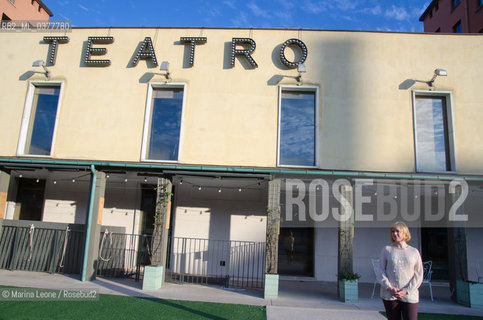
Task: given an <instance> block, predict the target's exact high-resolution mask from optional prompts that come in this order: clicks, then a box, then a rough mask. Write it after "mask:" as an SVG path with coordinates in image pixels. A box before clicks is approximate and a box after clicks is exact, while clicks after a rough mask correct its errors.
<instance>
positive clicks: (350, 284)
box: [337, 271, 361, 303]
mask: <svg viewBox="0 0 483 320" xmlns="http://www.w3.org/2000/svg"><path fill="white" fill-rule="evenodd" d="M360 277H361V276H360V275H359V274H357V273H353V272H350V271H344V272H341V273H339V274H338V275H337V278H338V280H339V299H340V300H341V301H343V302H352V303H353V302H357V301H359V289H358V280H359V278H360Z"/></svg>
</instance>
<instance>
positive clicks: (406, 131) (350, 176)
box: [0, 28, 483, 287]
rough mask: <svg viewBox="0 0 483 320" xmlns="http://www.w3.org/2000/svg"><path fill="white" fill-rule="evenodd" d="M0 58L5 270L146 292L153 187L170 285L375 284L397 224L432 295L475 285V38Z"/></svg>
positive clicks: (121, 37) (40, 51)
mask: <svg viewBox="0 0 483 320" xmlns="http://www.w3.org/2000/svg"><path fill="white" fill-rule="evenodd" d="M0 41H1V43H2V46H1V49H0V64H1V66H2V85H1V86H0V91H1V94H0V101H1V103H0V122H1V125H0V136H1V137H2V139H0V170H1V172H0V218H1V221H2V222H1V223H2V229H1V230H2V231H1V234H0V237H1V239H2V240H1V241H2V246H1V248H0V250H1V257H0V267H1V268H5V269H22V270H32V271H50V272H64V273H74V274H78V275H79V277H80V279H82V280H87V279H91V278H93V277H95V276H96V275H102V276H103V275H111V274H115V275H119V274H122V275H123V276H130V275H132V274H136V277H142V271H143V266H144V265H146V264H149V258H150V256H151V255H152V253H153V252H151V250H152V247H151V245H150V235H151V234H152V233H153V221H154V218H155V216H156V215H157V212H158V211H157V208H159V205H160V194H161V193H162V192H160V190H161V189H162V190H163V192H165V193H164V194H165V195H167V196H168V198H169V199H168V200H167V202H165V203H164V204H166V206H165V207H164V208H165V212H164V213H165V214H164V216H163V217H164V218H163V219H164V224H163V237H164V238H163V239H164V240H163V241H162V243H163V247H162V248H163V254H164V255H165V259H164V260H163V264H165V267H166V277H168V275H169V276H171V277H172V278H173V279H176V280H180V281H181V280H186V279H189V281H193V282H198V281H201V282H203V281H205V282H208V283H209V282H210V281H214V280H215V279H222V281H223V283H224V284H225V285H230V286H254V287H257V286H258V287H263V285H264V279H265V274H278V275H280V277H281V278H282V279H284V277H285V278H287V279H307V280H317V281H336V275H337V274H338V273H339V272H341V271H344V270H352V271H353V272H357V273H359V274H360V275H361V278H360V280H359V281H361V282H373V281H374V273H373V268H372V264H371V259H377V258H378V256H379V252H380V250H381V248H382V247H383V246H384V245H385V244H387V243H388V242H389V231H388V230H389V229H388V227H389V226H390V225H391V224H392V223H393V222H395V221H397V220H402V221H406V222H407V223H408V225H409V226H410V230H411V232H412V240H411V242H410V244H411V245H413V246H415V247H416V248H418V249H419V250H420V251H421V254H422V257H423V260H431V261H432V262H433V279H436V280H438V279H439V280H440V281H443V282H448V283H450V285H451V286H454V281H455V279H464V280H473V281H476V280H477V273H476V272H477V271H476V269H477V266H478V264H480V265H482V266H483V253H482V252H481V250H480V249H479V243H481V242H482V241H483V232H482V230H483V229H482V228H483V223H482V221H483V219H482V218H481V216H482V215H483V213H482V209H481V208H483V166H482V164H483V160H482V159H483V145H482V144H481V138H482V137H483V126H482V125H481V124H482V123H483V108H482V107H483V90H481V88H480V87H481V83H483V75H482V72H481V70H483V61H482V59H481V56H483V37H481V36H479V35H436V34H406V33H383V32H349V31H347V32H346V31H322V30H287V29H209V28H203V29H197V28H74V29H73V30H72V31H71V32H65V33H58V32H57V33H53V32H51V33H49V32H44V33H42V32H29V33H27V32H25V33H8V32H4V33H0ZM38 60H43V61H40V62H39V61H38ZM34 62H36V63H34ZM43 257H46V258H45V261H44V260H42V259H43Z"/></svg>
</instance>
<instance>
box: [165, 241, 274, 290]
mask: <svg viewBox="0 0 483 320" xmlns="http://www.w3.org/2000/svg"><path fill="white" fill-rule="evenodd" d="M264 268H265V243H264V242H251V241H233V240H211V239H197V238H179V237H174V238H172V239H171V243H170V269H169V274H170V278H171V280H172V281H180V282H191V283H203V284H220V285H223V286H225V287H243V288H263V279H264Z"/></svg>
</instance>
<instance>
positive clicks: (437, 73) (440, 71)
mask: <svg viewBox="0 0 483 320" xmlns="http://www.w3.org/2000/svg"><path fill="white" fill-rule="evenodd" d="M447 75H448V72H447V71H446V70H445V69H439V68H438V69H436V70H434V75H433V77H432V78H431V80H429V81H428V82H426V83H427V84H428V86H429V87H430V88H433V84H434V80H436V78H437V77H438V76H439V77H446V76H447Z"/></svg>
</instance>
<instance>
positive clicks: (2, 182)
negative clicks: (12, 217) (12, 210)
mask: <svg viewBox="0 0 483 320" xmlns="http://www.w3.org/2000/svg"><path fill="white" fill-rule="evenodd" d="M9 184H10V174H8V173H6V172H4V171H0V219H5V212H6V210H7V194H8V185H9Z"/></svg>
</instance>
